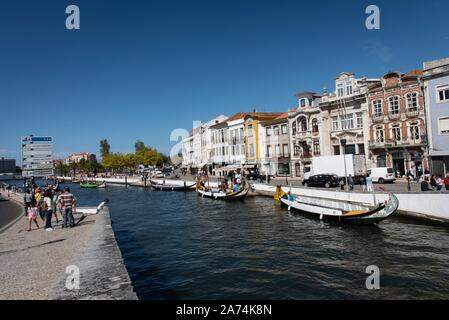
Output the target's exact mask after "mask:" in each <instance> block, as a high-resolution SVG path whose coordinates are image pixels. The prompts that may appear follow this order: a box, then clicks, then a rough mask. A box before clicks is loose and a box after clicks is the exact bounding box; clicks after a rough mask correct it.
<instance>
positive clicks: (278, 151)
mask: <svg viewBox="0 0 449 320" xmlns="http://www.w3.org/2000/svg"><path fill="white" fill-rule="evenodd" d="M274 150H275V153H276V154H275V155H276V158H277V157H279V156H280V155H281V147H280V146H279V145H278V144H277V145H276V146H275V149H274Z"/></svg>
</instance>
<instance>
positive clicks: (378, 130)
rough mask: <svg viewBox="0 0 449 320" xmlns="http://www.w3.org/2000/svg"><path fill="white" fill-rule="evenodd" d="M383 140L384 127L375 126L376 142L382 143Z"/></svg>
mask: <svg viewBox="0 0 449 320" xmlns="http://www.w3.org/2000/svg"><path fill="white" fill-rule="evenodd" d="M384 141H385V135H384V129H383V128H382V127H377V128H376V142H378V143H382V142H384Z"/></svg>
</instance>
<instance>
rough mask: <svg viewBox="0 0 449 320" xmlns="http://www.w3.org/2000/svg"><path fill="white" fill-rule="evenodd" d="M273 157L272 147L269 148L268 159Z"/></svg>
mask: <svg viewBox="0 0 449 320" xmlns="http://www.w3.org/2000/svg"><path fill="white" fill-rule="evenodd" d="M272 156H273V155H272V150H271V146H267V158H271V157H272Z"/></svg>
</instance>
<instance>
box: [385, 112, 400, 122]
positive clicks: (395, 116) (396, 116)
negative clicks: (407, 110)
mask: <svg viewBox="0 0 449 320" xmlns="http://www.w3.org/2000/svg"><path fill="white" fill-rule="evenodd" d="M400 118H401V114H400V113H399V112H398V113H391V112H390V113H389V114H388V119H390V120H393V121H395V120H399V119H400Z"/></svg>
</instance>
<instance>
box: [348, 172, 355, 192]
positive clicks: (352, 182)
mask: <svg viewBox="0 0 449 320" xmlns="http://www.w3.org/2000/svg"><path fill="white" fill-rule="evenodd" d="M348 183H349V190H351V191H352V190H354V179H353V178H352V175H349V178H348Z"/></svg>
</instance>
